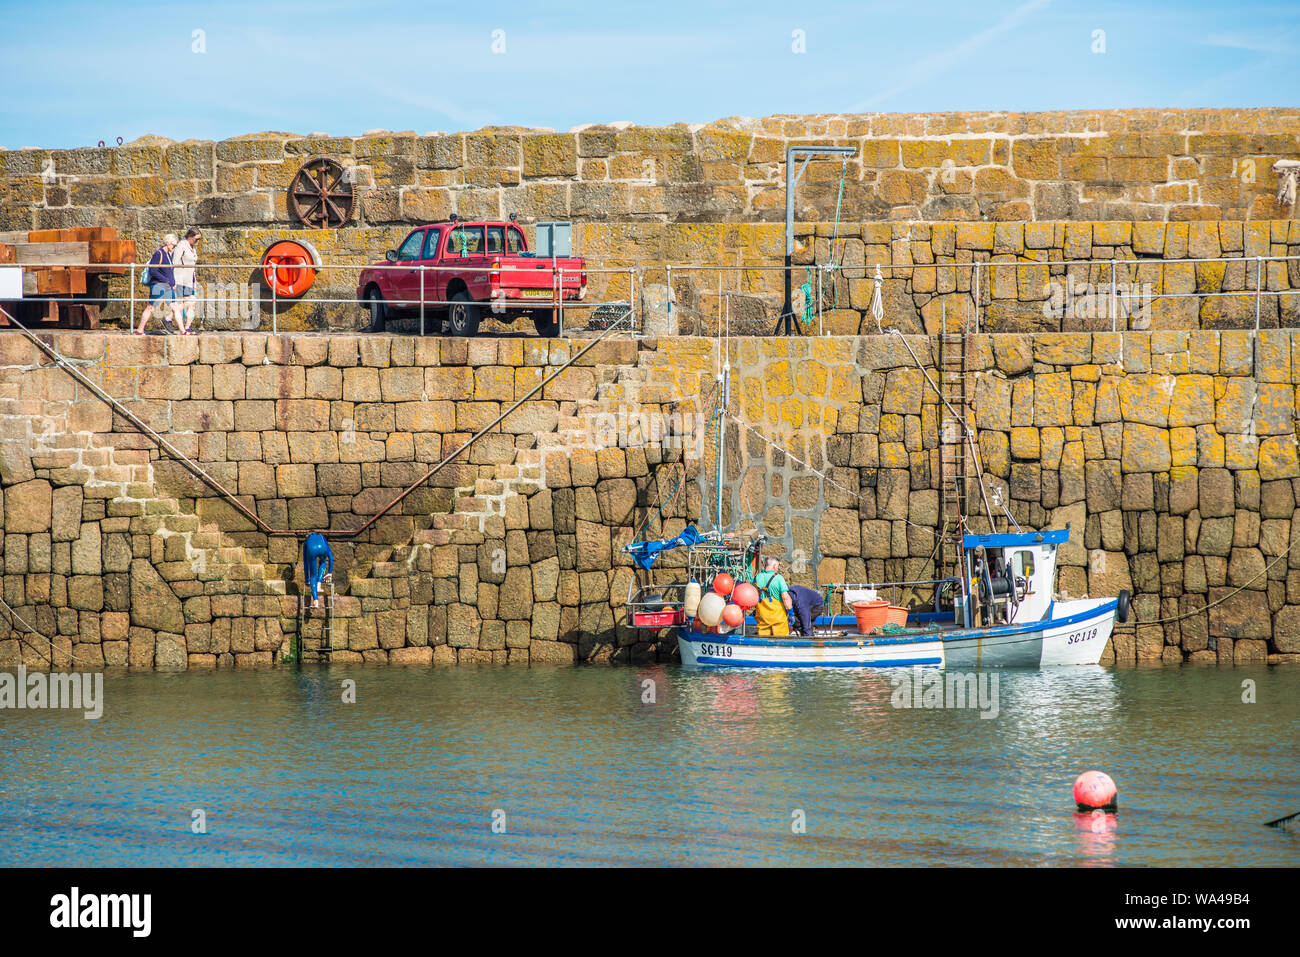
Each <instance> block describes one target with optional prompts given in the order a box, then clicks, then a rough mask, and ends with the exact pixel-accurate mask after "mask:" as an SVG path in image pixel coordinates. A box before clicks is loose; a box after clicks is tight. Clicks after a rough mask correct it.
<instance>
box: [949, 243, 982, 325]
mask: <svg viewBox="0 0 1300 957" xmlns="http://www.w3.org/2000/svg"><path fill="white" fill-rule="evenodd" d="M971 265H972V266H973V267H974V268H975V275H974V276H973V277H972V285H973V286H974V287H975V335H977V336H978V335H979V334H980V264H979V261H978V260H972V261H971ZM943 331H944V332H945V333H946V332H947V331H948V330H947V329H946V328H945V329H944V330H943Z"/></svg>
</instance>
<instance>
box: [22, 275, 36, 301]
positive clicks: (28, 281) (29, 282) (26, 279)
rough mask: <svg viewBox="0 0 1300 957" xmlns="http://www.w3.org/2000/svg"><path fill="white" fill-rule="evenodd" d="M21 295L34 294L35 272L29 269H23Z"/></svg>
mask: <svg viewBox="0 0 1300 957" xmlns="http://www.w3.org/2000/svg"><path fill="white" fill-rule="evenodd" d="M23 295H24V296H34V295H36V273H35V272H33V271H32V270H30V269H24V270H23Z"/></svg>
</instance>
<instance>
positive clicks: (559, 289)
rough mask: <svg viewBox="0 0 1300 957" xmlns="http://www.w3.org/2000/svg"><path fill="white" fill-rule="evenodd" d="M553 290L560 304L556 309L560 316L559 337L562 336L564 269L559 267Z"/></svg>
mask: <svg viewBox="0 0 1300 957" xmlns="http://www.w3.org/2000/svg"><path fill="white" fill-rule="evenodd" d="M555 290H556V296H555V298H556V299H558V300H559V303H560V305H559V308H558V311H559V315H560V319H559V325H560V335H564V269H563V267H561V269H560V271H559V273H558V274H557V276H556V278H555Z"/></svg>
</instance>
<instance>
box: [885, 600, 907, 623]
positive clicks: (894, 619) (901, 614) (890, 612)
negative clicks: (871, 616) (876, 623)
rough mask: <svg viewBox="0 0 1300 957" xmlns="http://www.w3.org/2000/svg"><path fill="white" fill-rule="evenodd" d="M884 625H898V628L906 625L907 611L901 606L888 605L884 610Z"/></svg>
mask: <svg viewBox="0 0 1300 957" xmlns="http://www.w3.org/2000/svg"><path fill="white" fill-rule="evenodd" d="M885 618H886V621H885V624H887V625H898V626H899V627H900V628H902V627H904V626H906V625H907V609H906V608H903V607H902V606H901V605H890V606H889V608H887V609H886V614H885Z"/></svg>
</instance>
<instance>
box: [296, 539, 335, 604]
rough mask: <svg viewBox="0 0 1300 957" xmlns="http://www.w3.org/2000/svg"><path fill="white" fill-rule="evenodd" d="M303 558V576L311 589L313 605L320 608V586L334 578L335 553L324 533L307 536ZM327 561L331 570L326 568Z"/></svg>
mask: <svg viewBox="0 0 1300 957" xmlns="http://www.w3.org/2000/svg"><path fill="white" fill-rule="evenodd" d="M302 560H303V576H304V578H305V579H306V582H307V586H308V587H309V588H310V589H311V606H312V607H313V608H319V607H320V591H319V586H320V585H321V584H322V583H324V584H329V583H330V582H332V581H333V580H334V553H333V552H332V551H330V543H329V542H327V541H325V536H324V535H321V534H319V533H318V532H312V533H311V534H310V535H308V536H307V541H306V542H304V543H303V546H302ZM327 562H328V563H329V571H326V570H325V565H326V563H327Z"/></svg>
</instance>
